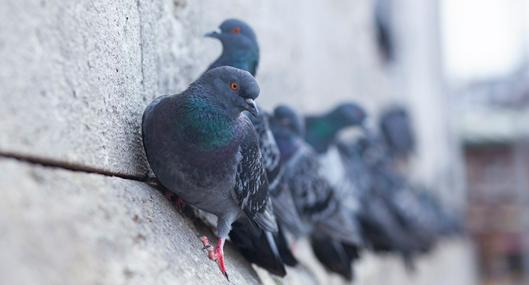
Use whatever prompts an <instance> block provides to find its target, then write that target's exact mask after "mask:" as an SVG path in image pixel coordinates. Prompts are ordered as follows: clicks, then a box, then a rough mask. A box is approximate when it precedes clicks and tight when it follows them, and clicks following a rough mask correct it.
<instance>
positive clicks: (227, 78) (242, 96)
mask: <svg viewBox="0 0 529 285" xmlns="http://www.w3.org/2000/svg"><path fill="white" fill-rule="evenodd" d="M192 87H193V88H205V89H206V90H208V91H209V92H207V94H208V96H210V97H211V101H212V102H213V103H214V104H215V105H216V106H217V107H220V108H222V109H224V110H225V111H227V113H228V114H229V115H230V116H231V117H233V118H236V117H238V116H239V114H240V113H241V112H243V111H248V112H250V113H251V114H252V115H254V116H257V115H258V110H257V106H256V104H255V101H254V100H255V99H256V98H257V97H258V96H259V85H258V84H257V81H256V80H255V78H254V77H253V76H252V75H251V74H250V73H249V72H247V71H244V70H241V69H237V68H234V67H230V66H221V67H217V68H213V69H211V70H208V71H207V72H206V73H204V74H203V75H202V76H201V77H200V79H199V80H197V81H195V83H193V86H192Z"/></svg>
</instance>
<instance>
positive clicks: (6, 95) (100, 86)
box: [0, 0, 386, 175]
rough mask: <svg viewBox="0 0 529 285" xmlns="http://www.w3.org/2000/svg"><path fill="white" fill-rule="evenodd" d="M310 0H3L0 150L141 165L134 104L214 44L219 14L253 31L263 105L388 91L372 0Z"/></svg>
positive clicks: (187, 71)
mask: <svg viewBox="0 0 529 285" xmlns="http://www.w3.org/2000/svg"><path fill="white" fill-rule="evenodd" d="M313 2H314V3H313V5H304V3H305V2H304V1H301V0H297V1H288V2H285V1H279V0H275V1H267V2H254V1H242V0H238V1H214V0H209V1H183V0H175V1H168V0H154V1H139V0H138V1H126V0H121V1H110V2H109V1H103V0H95V1H92V0H90V1H89V0H81V1H66V2H65V1H57V0H53V1H47V0H6V1H3V3H2V9H0V61H2V65H3V68H1V69H0V86H2V88H1V90H0V92H1V93H0V95H1V98H2V104H0V132H2V133H3V134H7V135H3V136H1V137H0V151H2V152H11V153H12V152H15V153H23V154H25V155H33V156H39V157H45V158H53V159H56V160H61V161H68V162H70V163H77V164H82V165H88V166H91V167H96V168H101V169H105V170H109V171H114V172H119V173H127V174H134V175H142V174H145V173H146V171H147V170H146V163H145V159H144V154H143V151H142V148H141V140H140V129H139V124H140V121H141V114H142V112H143V109H144V108H145V106H146V105H147V104H148V103H149V102H150V101H151V100H152V99H153V98H155V97H156V96H159V95H164V94H167V93H176V92H179V91H182V90H183V89H184V88H185V87H186V86H187V85H188V84H189V83H190V82H191V81H192V80H193V79H195V78H196V77H197V76H198V75H199V74H200V73H201V72H203V70H204V69H205V68H206V67H207V65H208V63H210V62H211V61H212V60H214V58H215V57H216V56H217V55H218V53H219V52H220V44H219V43H218V42H215V41H214V40H212V39H206V38H204V37H203V34H204V33H205V32H207V31H210V30H213V29H216V28H217V26H218V25H219V23H220V22H221V21H222V20H223V19H225V18H228V17H239V18H243V19H246V20H248V21H249V22H250V23H252V24H253V25H254V26H255V29H256V31H257V33H258V35H259V41H260V44H261V46H262V61H261V64H260V69H259V74H258V79H259V81H260V82H261V86H262V90H263V92H262V96H261V98H260V101H261V102H262V103H264V105H265V106H267V107H272V106H273V105H275V104H277V103H279V102H288V103H291V104H294V105H295V106H297V107H298V108H299V109H301V110H310V111H315V110H321V109H322V108H324V107H330V106H331V105H333V104H334V103H335V102H336V101H339V100H344V99H351V98H360V99H365V100H364V101H365V102H366V103H368V104H369V105H373V104H375V102H376V101H377V100H376V99H377V94H378V95H380V94H383V93H386V92H382V90H383V88H381V86H383V85H384V84H381V80H383V79H384V78H383V76H382V75H381V71H380V66H379V65H378V64H377V58H376V53H373V50H374V49H373V48H372V46H371V41H370V40H369V36H370V33H369V24H370V21H369V20H370V18H369V15H370V14H369V12H368V11H369V9H370V5H369V3H370V1H367V0H362V1H353V2H349V1H336V3H334V2H332V4H329V2H328V1H323V0H318V1H313ZM277 7H282V9H276V8H277ZM292 13H296V17H292ZM314 17H322V18H332V19H335V21H323V22H321V23H320V22H317V21H311V20H310V19H312V18H314ZM270 19H274V20H273V21H271V20H270ZM346 39H347V40H346ZM336 57H339V58H341V59H342V60H340V61H337V60H335V59H336ZM375 81H376V82H379V84H376V85H373V84H372V83H371V82H375ZM370 89H373V90H370ZM361 90H362V91H361ZM367 90H370V91H369V94H370V95H369V97H366V96H365V95H363V94H361V93H365V92H366V91H367ZM322 96H325V98H326V100H325V101H323V102H322V101H321V98H322ZM378 97H379V96H378Z"/></svg>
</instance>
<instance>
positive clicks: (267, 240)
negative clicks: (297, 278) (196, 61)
mask: <svg viewBox="0 0 529 285" xmlns="http://www.w3.org/2000/svg"><path fill="white" fill-rule="evenodd" d="M219 30H220V31H213V32H210V33H207V34H206V36H207V37H211V38H215V39H218V40H219V41H220V42H221V43H222V53H221V55H220V56H219V58H218V59H217V60H215V62H213V63H212V64H211V65H210V66H209V69H211V68H215V67H218V66H225V65H226V66H232V67H235V68H239V69H242V70H246V71H248V72H250V73H251V74H252V75H254V76H255V74H256V72H257V66H258V64H259V44H258V43H257V37H256V35H255V33H254V31H253V29H252V28H251V27H250V26H249V25H248V24H247V23H245V22H243V21H241V20H237V19H228V20H225V21H224V22H222V24H221V25H220V27H219ZM259 109H260V112H259V114H258V115H248V118H249V119H250V120H251V121H252V123H253V125H254V127H255V130H256V132H257V136H258V139H259V149H260V151H261V154H262V156H261V157H262V164H263V166H264V167H265V169H266V176H267V179H268V182H269V183H268V190H269V192H270V193H276V192H278V191H277V190H276V187H277V185H278V183H279V181H280V179H281V175H282V172H283V167H282V165H281V164H280V163H279V159H280V153H279V148H278V147H277V144H276V142H275V140H274V136H273V135H272V132H271V131H270V128H269V125H268V114H267V113H266V112H264V111H262V110H261V108H259ZM230 238H231V239H232V241H234V244H235V246H236V247H237V248H238V249H239V251H240V252H241V253H242V254H243V256H245V257H246V259H247V260H248V261H250V262H252V263H255V264H257V265H259V266H261V267H263V268H265V269H267V270H268V271H269V272H270V273H272V274H275V275H279V276H284V275H285V274H286V271H285V268H284V265H283V263H284V264H287V265H289V266H295V265H296V264H297V260H296V259H295V257H294V256H293V255H292V253H291V251H290V249H289V248H288V247H287V246H284V244H285V240H286V239H285V237H284V236H283V232H282V231H279V232H278V233H276V234H274V235H273V236H271V237H270V236H269V234H267V233H265V232H263V231H262V230H259V229H256V228H252V227H251V226H250V225H249V224H248V223H247V222H246V221H237V223H236V224H234V228H233V230H232V232H231V234H230ZM256 257H258V258H256Z"/></svg>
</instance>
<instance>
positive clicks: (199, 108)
mask: <svg viewBox="0 0 529 285" xmlns="http://www.w3.org/2000/svg"><path fill="white" fill-rule="evenodd" d="M258 95H259V86H258V84H257V82H256V80H255V79H254V78H253V76H252V75H251V74H249V73H248V72H246V71H243V70H240V69H236V68H233V67H228V66H224V67H219V68H215V69H212V70H210V71H207V72H206V73H204V74H203V75H202V76H201V77H200V78H199V79H198V80H196V81H195V82H193V83H192V84H191V85H190V86H189V88H188V89H187V90H185V91H184V92H182V93H180V94H177V95H172V96H162V97H159V98H157V99H155V100H154V101H153V102H152V103H151V104H150V105H149V106H148V107H147V108H146V109H145V112H144V114H143V124H142V130H143V144H144V147H145V152H146V154H147V160H148V161H149V164H150V166H151V168H152V170H153V172H154V174H155V175H156V177H157V178H158V180H159V181H160V183H161V184H162V185H163V186H164V187H166V188H167V189H169V190H170V191H172V192H174V193H175V194H177V195H178V196H179V197H180V198H181V199H183V200H184V201H185V202H186V203H188V204H190V205H192V206H195V207H197V208H199V209H201V210H204V211H206V212H209V213H212V214H214V215H216V216H217V218H218V222H217V235H218V242H217V245H216V246H215V249H214V250H213V254H212V255H211V256H210V258H212V259H214V260H216V261H217V263H218V265H219V268H220V270H221V272H222V273H223V274H224V275H225V276H226V278H228V275H227V272H226V267H225V264H224V253H223V246H224V241H225V239H226V238H227V237H228V234H229V232H230V230H231V224H232V223H233V222H234V221H235V220H236V219H237V218H238V217H239V216H241V215H246V216H247V217H248V218H249V219H250V220H251V221H252V222H254V223H255V224H256V225H257V226H258V227H259V228H261V229H263V230H264V231H267V232H275V231H277V224H276V221H275V218H274V216H273V212H272V208H271V207H272V206H271V203H270V198H269V196H268V181H267V179H266V173H265V169H264V167H263V165H262V163H261V152H260V150H259V144H258V138H257V133H256V132H255V129H254V127H253V125H252V123H251V122H250V120H249V119H248V117H247V116H244V115H241V113H242V112H243V111H248V112H250V113H253V114H255V115H257V108H256V106H255V103H254V99H255V98H256V97H257V96H258Z"/></svg>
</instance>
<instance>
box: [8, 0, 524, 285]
mask: <svg viewBox="0 0 529 285" xmlns="http://www.w3.org/2000/svg"><path fill="white" fill-rule="evenodd" d="M231 17H236V18H240V19H243V20H245V21H247V22H249V23H250V24H251V25H252V26H253V27H254V28H255V30H256V33H257V36H258V40H259V43H260V46H261V62H260V66H259V71H258V75H257V79H258V81H259V83H260V86H261V89H262V93H261V97H260V98H259V100H260V102H261V104H262V105H263V106H264V107H266V108H268V109H271V108H273V107H274V106H275V105H276V104H278V103H287V104H290V105H291V106H294V107H295V108H297V110H298V111H300V112H304V113H318V112H323V111H325V110H328V109H329V108H331V107H332V106H334V105H335V104H337V103H339V102H342V101H346V100H355V101H357V102H359V103H361V104H362V105H364V106H365V107H366V108H367V110H368V111H369V114H370V120H371V122H372V124H373V125H376V124H377V123H378V121H377V120H378V116H379V114H380V113H381V112H383V111H384V110H386V109H387V108H390V107H391V106H397V105H398V106H403V107H404V108H405V109H406V110H407V111H408V112H409V115H410V118H411V119H412V125H413V127H414V129H415V135H416V138H415V139H416V150H415V152H414V153H413V154H412V156H411V157H410V158H409V159H408V161H407V163H405V165H404V166H403V167H405V168H406V169H407V173H408V174H409V179H410V180H411V181H412V182H413V183H415V184H418V185H423V186H424V187H425V189H430V190H429V191H433V192H434V193H435V195H437V196H438V197H440V199H441V201H442V202H443V204H444V205H447V206H448V207H449V208H450V209H452V211H454V212H455V214H457V215H459V216H460V217H463V218H464V220H465V221H466V225H465V227H466V230H467V234H466V235H465V236H462V237H458V238H452V239H449V240H445V241H442V242H441V243H440V244H439V245H438V246H437V247H436V248H435V250H434V251H433V252H431V253H429V254H428V255H425V256H423V257H421V258H420V259H419V261H418V264H417V270H416V271H415V272H413V273H412V272H408V271H406V270H405V268H404V266H403V265H402V263H401V262H400V260H399V259H398V258H397V257H394V256H375V255H370V254H367V255H366V256H364V257H363V258H362V259H361V260H360V262H359V263H358V264H357V265H356V266H355V268H356V275H357V276H356V281H355V282H356V283H354V284H373V285H376V284H386V285H387V284H428V285H431V284H461V285H473V284H476V285H477V284H497V285H511V284H512V285H514V284H528V283H529V278H528V277H529V240H527V238H526V236H527V234H528V231H529V212H528V211H529V207H528V206H529V178H528V177H529V141H528V140H527V138H528V135H529V108H528V106H529V60H528V58H529V57H528V56H529V1H527V0H430V1H426V0H415V1H411V0H357V1H346V0H332V1H330V0H310V1H306V0H292V1H279V0H272V1H248V0H229V1H215V0H208V1H189V0H148V1H143V0H138V1H126V0H120V1H102V0H80V1H59V0H3V1H1V3H0V62H1V65H0V102H1V103H0V133H1V135H0V170H1V171H0V190H1V191H2V195H1V197H2V198H1V199H0V252H2V254H0V281H1V282H0V283H2V284H175V283H187V284H193V283H200V284H202V283H219V284H221V283H222V282H225V281H224V280H223V277H222V276H221V275H220V274H218V272H217V269H216V268H215V265H214V264H213V263H210V262H204V260H205V256H204V254H203V253H202V252H200V250H198V249H199V248H200V245H199V244H197V242H198V240H197V239H196V235H197V232H200V231H204V229H202V228H201V227H200V226H199V225H196V224H195V223H193V222H192V221H190V220H189V219H187V218H184V217H182V216H181V215H179V214H178V213H177V212H176V211H175V209H174V207H172V205H170V204H169V203H168V202H167V200H166V199H165V198H164V197H163V196H162V195H161V194H159V193H158V192H157V191H156V190H154V189H152V188H150V187H148V186H147V185H145V184H144V183H142V182H141V180H142V179H143V177H144V176H145V174H146V173H147V171H148V166H147V163H146V160H145V157H144V154H143V150H142V145H141V137H140V128H139V125H140V120H141V114H142V112H143V110H144V108H145V106H146V105H147V104H148V103H149V102H150V101H151V100H152V99H153V98H155V97H157V96H160V95H163V94H172V93H177V92H180V91H182V90H183V89H184V88H186V86H187V85H188V84H189V83H190V82H192V81H193V80H194V79H195V78H197V76H199V75H200V74H201V73H202V72H203V71H204V70H205V68H206V67H207V66H208V64H209V63H210V62H211V61H212V60H214V59H215V58H216V57H217V56H218V54H219V53H220V50H221V46H220V44H219V43H218V42H216V41H213V40H211V39H206V38H204V37H203V34H204V33H206V32H208V31H211V30H214V29H216V27H217V26H218V25H219V24H220V23H221V22H222V21H223V20H224V19H226V18H231ZM51 166H53V167H51ZM304 246H305V247H306V245H303V244H301V245H300V248H301V249H300V250H299V251H300V253H299V254H300V255H301V256H304V258H303V261H304V264H305V267H307V268H308V269H307V268H305V269H303V270H302V269H294V270H289V275H288V277H287V278H286V279H284V280H278V279H275V278H273V277H270V276H268V275H267V274H266V273H264V272H261V270H259V269H254V268H253V267H251V266H250V265H249V264H248V263H247V262H245V261H244V260H243V259H242V258H241V257H240V255H238V254H237V253H236V252H235V251H234V250H233V249H232V248H231V247H228V248H227V250H226V251H227V256H228V257H227V259H228V260H227V262H228V267H229V268H232V271H233V274H232V275H231V278H232V281H233V282H234V283H235V284H255V283H259V282H265V283H267V282H272V283H274V282H275V283H280V284H281V283H283V284H301V283H304V284H313V283H315V282H319V283H320V284H343V283H345V281H343V280H342V279H340V278H339V277H337V276H335V275H331V274H329V273H327V272H326V271H325V270H324V269H322V268H321V267H319V266H318V265H317V264H316V262H314V258H313V257H312V256H311V254H310V252H308V251H307V252H306V253H305V252H304V251H303V249H304ZM255 270H257V273H256V271H255Z"/></svg>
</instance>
